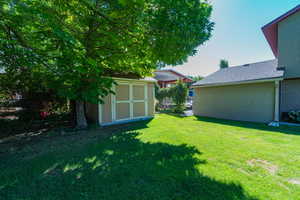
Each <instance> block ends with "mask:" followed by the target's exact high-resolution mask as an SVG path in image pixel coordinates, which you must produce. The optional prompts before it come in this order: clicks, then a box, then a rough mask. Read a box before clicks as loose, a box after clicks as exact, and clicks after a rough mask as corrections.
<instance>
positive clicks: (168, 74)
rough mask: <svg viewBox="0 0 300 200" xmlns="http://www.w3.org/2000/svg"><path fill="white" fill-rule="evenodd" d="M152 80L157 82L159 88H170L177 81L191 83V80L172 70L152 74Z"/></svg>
mask: <svg viewBox="0 0 300 200" xmlns="http://www.w3.org/2000/svg"><path fill="white" fill-rule="evenodd" d="M154 74H155V76H154V78H155V79H156V80H157V82H158V84H159V86H160V87H161V88H166V87H171V86H172V85H174V84H176V82H177V81H178V80H182V81H183V82H184V83H191V82H193V80H192V79H191V78H189V77H187V76H185V75H183V74H181V73H179V72H177V71H175V70H173V69H162V70H157V71H155V72H154Z"/></svg>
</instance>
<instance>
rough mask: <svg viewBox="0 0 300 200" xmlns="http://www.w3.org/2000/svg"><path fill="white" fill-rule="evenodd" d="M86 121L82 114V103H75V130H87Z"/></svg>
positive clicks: (83, 113)
mask: <svg viewBox="0 0 300 200" xmlns="http://www.w3.org/2000/svg"><path fill="white" fill-rule="evenodd" d="M87 126H88V125H87V121H86V118H85V112H84V102H83V101H76V128H78V129H82V128H87Z"/></svg>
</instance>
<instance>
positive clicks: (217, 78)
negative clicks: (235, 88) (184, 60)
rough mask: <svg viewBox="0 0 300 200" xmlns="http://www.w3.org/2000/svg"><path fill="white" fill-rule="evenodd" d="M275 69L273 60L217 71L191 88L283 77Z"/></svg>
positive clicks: (282, 70)
mask: <svg viewBox="0 0 300 200" xmlns="http://www.w3.org/2000/svg"><path fill="white" fill-rule="evenodd" d="M277 67H278V62H277V60H276V59H275V60H268V61H264V62H258V63H252V64H246V65H242V66H236V67H229V68H225V69H220V70H219V71H217V72H215V73H213V74H211V75H209V76H207V77H206V78H204V79H202V80H200V81H198V82H196V83H194V84H193V86H209V85H212V86H214V85H216V86H217V85H224V84H231V83H232V84H236V83H243V82H249V81H259V80H268V79H275V78H281V77H283V75H284V69H279V68H277Z"/></svg>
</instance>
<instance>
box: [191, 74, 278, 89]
mask: <svg viewBox="0 0 300 200" xmlns="http://www.w3.org/2000/svg"><path fill="white" fill-rule="evenodd" d="M282 80H283V76H279V77H273V78H269V79H255V80H247V81H237V82H227V83H212V84H202V85H192V86H191V87H192V88H199V87H218V86H230V85H242V84H251V83H264V82H273V81H282Z"/></svg>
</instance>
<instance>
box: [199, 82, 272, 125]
mask: <svg viewBox="0 0 300 200" xmlns="http://www.w3.org/2000/svg"><path fill="white" fill-rule="evenodd" d="M274 109H275V83H274V82H268V83H252V84H241V85H230V86H218V87H197V88H195V97H194V101H193V111H194V114H195V115H197V116H205V117H214V118H221V119H231V120H238V121H252V122H264V123H267V122H271V121H273V119H274Z"/></svg>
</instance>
